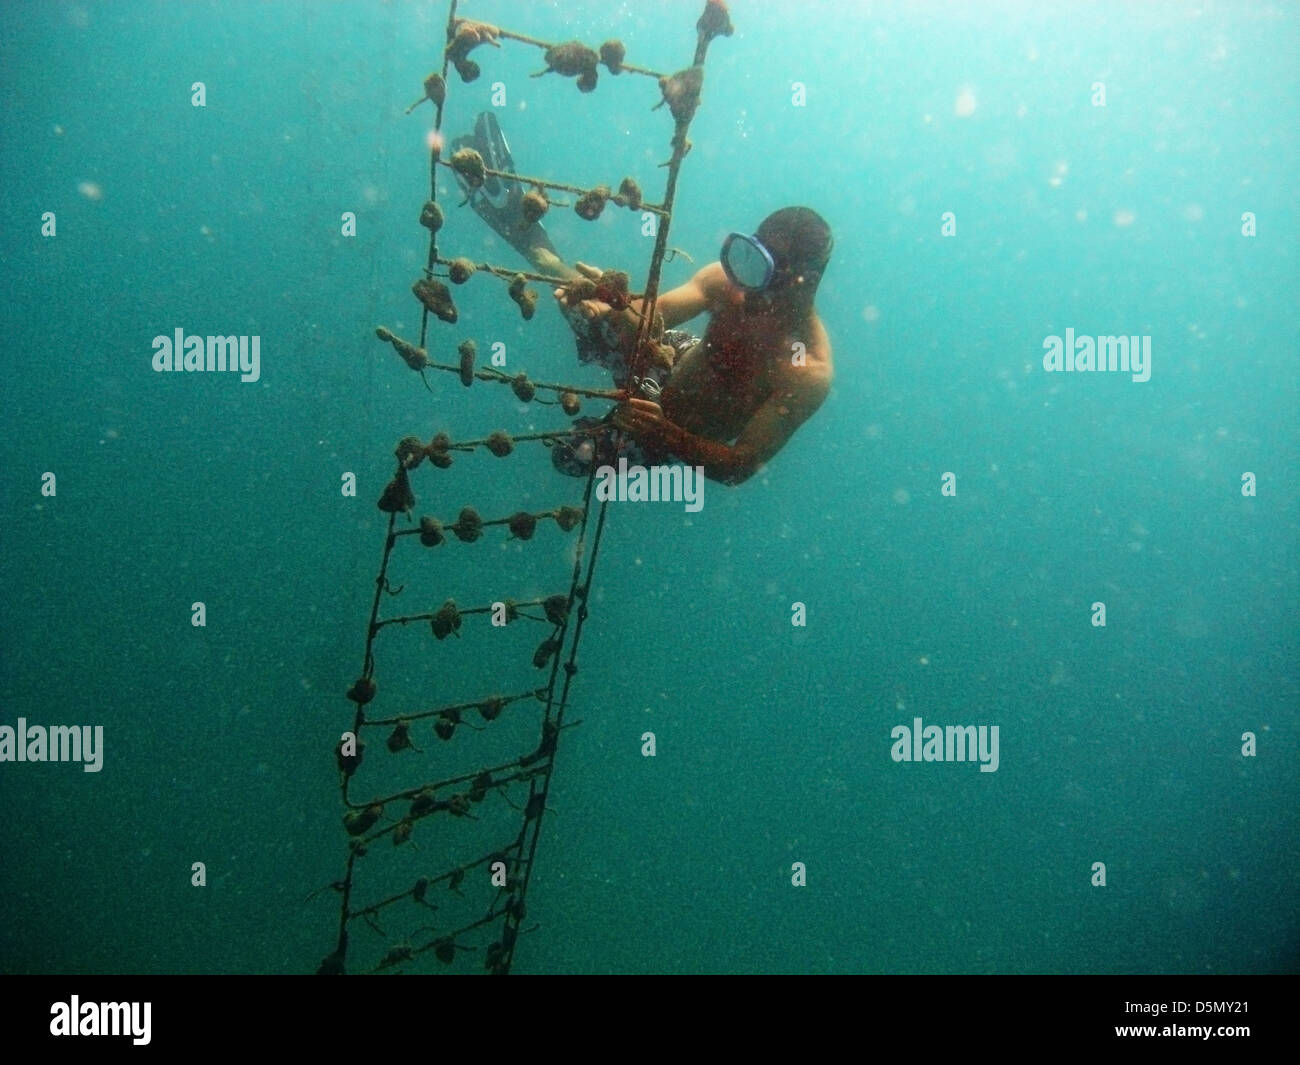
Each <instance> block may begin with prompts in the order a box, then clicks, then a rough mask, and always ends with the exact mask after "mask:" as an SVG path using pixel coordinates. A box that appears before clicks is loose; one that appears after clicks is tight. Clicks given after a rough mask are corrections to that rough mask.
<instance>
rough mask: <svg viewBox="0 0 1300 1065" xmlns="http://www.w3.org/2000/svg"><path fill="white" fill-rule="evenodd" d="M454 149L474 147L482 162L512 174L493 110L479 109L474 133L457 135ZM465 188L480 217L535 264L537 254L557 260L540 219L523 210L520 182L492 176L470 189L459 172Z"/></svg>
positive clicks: (506, 149)
mask: <svg viewBox="0 0 1300 1065" xmlns="http://www.w3.org/2000/svg"><path fill="white" fill-rule="evenodd" d="M451 147H452V150H453V151H459V150H460V149H461V148H473V149H474V150H475V151H476V152H478V153H479V155H481V156H482V157H483V163H484V165H485V166H486V167H487V168H488V169H489V170H500V171H504V172H506V173H510V174H513V173H514V172H515V161H514V159H513V158H511V155H510V146H509V145H508V144H507V143H506V136H505V134H504V133H502V132H501V127H500V126H499V125H498V124H497V119H496V115H494V114H493V113H492V112H491V111H483V112H480V114H479V116H478V118H477V119H475V121H474V132H473V133H472V134H466V135H465V136H461V137H457V138H456V139H455V140H454V141H452V142H451ZM456 180H457V181H459V182H460V186H461V189H462V191H464V192H465V193H466V194H467V195H468V196H469V202H470V205H471V206H472V207H473V208H474V210H475V211H476V212H477V213H478V216H479V217H480V218H481V219H483V221H485V222H486V223H487V224H488V225H490V226H491V227H492V228H493V229H494V230H496V232H497V233H498V234H500V235H501V236H502V237H503V238H505V240H506V241H507V242H508V243H509V244H510V246H511V247H512V248H514V249H515V251H517V252H519V254H520V255H522V256H523V257H524V258H525V259H527V260H528V261H529V262H530V263H532V264H533V265H534V266H536V265H537V261H538V257H539V255H540V256H543V257H544V256H546V255H548V254H549V255H550V256H552V257H554V259H556V260H557V261H558V260H559V254H558V253H557V252H556V250H555V245H553V244H552V243H551V238H550V237H549V236H547V235H546V230H545V229H544V228H543V227H542V223H541V222H531V223H530V222H529V221H528V220H527V219H526V218H525V217H524V213H523V207H522V203H523V198H524V190H523V187H522V186H521V185H520V183H519V182H518V181H507V180H505V179H503V178H498V177H494V176H491V175H489V176H488V178H487V180H486V181H484V182H483V186H482V188H479V189H473V190H471V189H469V188H467V187H466V185H465V183H464V181H462V180H461V177H460V175H459V174H457V175H456Z"/></svg>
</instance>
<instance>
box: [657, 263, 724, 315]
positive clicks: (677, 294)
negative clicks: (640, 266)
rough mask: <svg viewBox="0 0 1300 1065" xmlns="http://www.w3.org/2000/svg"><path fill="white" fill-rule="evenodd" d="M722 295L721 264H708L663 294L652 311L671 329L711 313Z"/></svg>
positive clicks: (722, 278) (722, 277)
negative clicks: (705, 313) (708, 311)
mask: <svg viewBox="0 0 1300 1065" xmlns="http://www.w3.org/2000/svg"><path fill="white" fill-rule="evenodd" d="M726 292H727V275H726V274H725V273H724V272H723V269H722V264H721V263H710V264H709V265H708V266H705V267H703V268H702V269H700V270H697V271H696V272H695V276H694V277H692V278H691V279H690V280H689V281H687V282H686V284H684V285H678V286H677V287H676V288H675V289H672V290H671V291H669V292H665V293H663V295H661V296H660V297H659V302H658V304H657V305H656V309H657V310H658V311H659V313H660V314H662V315H663V316H664V326H665V327H666V328H668V329H671V328H673V326H675V325H681V324H682V322H689V321H690V320H691V319H692V318H694V317H695V316H696V315H697V314H703V313H704V312H705V311H707V310H711V309H712V307H713V305H714V304H715V303H716V302H717V301H718V300H720V299H722V298H723V295H724V294H725V293H726ZM639 309H640V308H639V306H638V310H639Z"/></svg>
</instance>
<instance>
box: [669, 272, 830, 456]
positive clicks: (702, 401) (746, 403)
mask: <svg viewBox="0 0 1300 1065" xmlns="http://www.w3.org/2000/svg"><path fill="white" fill-rule="evenodd" d="M824 337H825V330H824V328H823V327H822V324H821V320H820V319H819V318H818V317H817V314H816V312H812V313H810V314H809V316H808V319H807V321H806V322H805V323H804V327H803V328H802V329H800V330H798V335H796V332H795V331H793V330H790V329H784V330H778V329H777V322H776V321H775V320H774V318H773V317H772V316H771V315H769V314H765V313H754V312H752V311H751V312H750V313H748V314H746V313H745V307H744V303H743V297H742V298H740V299H736V300H734V301H733V302H730V303H729V304H728V305H725V306H722V307H716V306H715V307H714V308H713V315H712V317H711V319H710V321H709V325H708V328H707V329H706V330H705V333H704V339H703V340H702V341H700V343H698V344H696V345H695V346H694V347H693V348H691V349H690V350H689V351H687V352H686V354H684V355H683V356H682V357H681V358H680V359H679V360H678V362H677V364H676V366H674V368H673V373H672V377H671V378H670V379H669V381H668V384H667V385H666V386H665V388H664V391H663V395H662V396H661V397H660V402H661V404H662V406H663V411H664V415H665V417H667V418H668V420H669V421H671V422H673V423H674V424H676V425H679V426H681V427H682V428H683V429H685V430H686V431H687V432H690V433H696V434H698V435H700V436H705V437H708V438H709V439H712V440H719V441H730V440H734V439H735V438H736V437H737V436H738V435H739V434H740V432H741V430H742V429H743V428H744V427H745V425H746V423H747V422H748V421H749V420H750V418H751V417H753V415H754V413H755V412H756V411H757V410H758V409H759V407H761V406H762V405H763V404H764V403H765V402H767V400H768V399H769V398H771V397H772V395H774V394H777V393H779V392H780V391H781V390H782V389H783V388H784V389H786V390H788V389H789V388H791V387H797V385H798V379H797V376H795V375H797V374H798V373H799V371H800V368H799V367H796V366H794V365H793V364H792V361H791V357H792V355H793V354H794V352H795V351H796V350H797V349H796V348H795V345H796V344H802V345H803V347H804V349H805V350H806V352H807V357H808V362H809V363H814V362H817V361H820V360H822V359H824V358H825V357H826V356H827V355H828V354H829V352H827V351H826V350H825V349H826V347H827V345H826V344H825V343H824V342H823V341H822V338H824Z"/></svg>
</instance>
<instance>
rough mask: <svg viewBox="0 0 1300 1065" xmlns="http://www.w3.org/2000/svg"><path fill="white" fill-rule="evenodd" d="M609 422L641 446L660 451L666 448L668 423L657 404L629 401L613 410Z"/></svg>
mask: <svg viewBox="0 0 1300 1065" xmlns="http://www.w3.org/2000/svg"><path fill="white" fill-rule="evenodd" d="M610 420H611V421H612V422H613V423H614V424H615V425H617V426H618V427H619V428H620V429H622V430H623V431H624V432H625V433H629V434H631V435H632V436H634V437H635V438H636V439H637V440H638V441H639V442H641V443H643V444H649V445H650V446H651V447H657V448H661V449H662V448H666V447H667V442H666V439H665V437H666V434H667V432H668V428H669V425H670V422H669V421H668V419H667V418H665V417H664V412H663V408H662V407H660V406H659V404H658V403H653V402H651V401H650V400H648V399H629V400H628V401H627V402H626V403H623V404H621V405H620V406H618V407H616V408H615V410H614V416H613V418H611V419H610Z"/></svg>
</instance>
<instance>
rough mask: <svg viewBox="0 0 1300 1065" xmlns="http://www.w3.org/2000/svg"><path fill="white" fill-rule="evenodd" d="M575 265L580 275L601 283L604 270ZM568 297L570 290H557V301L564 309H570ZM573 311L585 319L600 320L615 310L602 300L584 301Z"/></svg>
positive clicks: (585, 265)
mask: <svg viewBox="0 0 1300 1065" xmlns="http://www.w3.org/2000/svg"><path fill="white" fill-rule="evenodd" d="M573 265H574V268H575V269H576V270H577V271H578V273H580V274H581V275H582V276H583V277H585V278H586V279H587V280H588V281H599V280H600V277H601V274H603V273H604V271H603V270H600V269H597V268H596V267H594V266H589V265H587V264H586V263H574V264H573ZM567 297H568V289H565V288H557V289H556V290H555V299H556V301H557V302H559V303H560V304H561V305H562V307H563V308H568V306H569V305H568V302H567ZM571 309H572V310H576V311H577V312H578V313H579V314H581V315H582V316H583V317H584V318H599V317H600V316H601V315H602V314H608V313H609V312H610V311H611V310H612V309H613V308H612V307H610V305H609V304H608V303H603V302H602V301H600V300H583V301H582V302H581V303H578V304H576V305H575V306H574V307H573V308H571Z"/></svg>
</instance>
